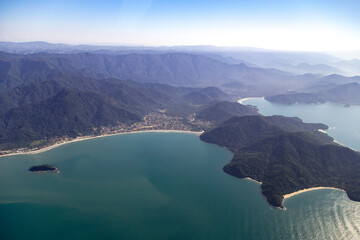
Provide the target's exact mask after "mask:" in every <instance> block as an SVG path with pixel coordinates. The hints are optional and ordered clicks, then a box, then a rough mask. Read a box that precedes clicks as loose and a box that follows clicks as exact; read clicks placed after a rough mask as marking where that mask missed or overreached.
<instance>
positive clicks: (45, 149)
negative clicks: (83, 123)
mask: <svg viewBox="0 0 360 240" xmlns="http://www.w3.org/2000/svg"><path fill="white" fill-rule="evenodd" d="M147 132H162V133H190V134H195V135H199V136H200V135H201V134H202V133H203V132H204V131H201V132H196V131H185V130H140V131H129V132H119V133H110V134H102V135H97V136H83V137H77V138H75V139H72V140H69V141H64V142H60V143H55V144H53V145H50V146H47V147H44V148H40V149H37V150H32V151H28V152H19V153H9V154H4V155H0V158H1V157H8V156H15V155H26V154H38V153H42V152H46V151H49V150H51V149H54V148H57V147H60V146H62V145H65V144H68V143H74V142H80V141H85V140H90V139H95V138H102V137H109V136H115V135H122V134H134V133H147Z"/></svg>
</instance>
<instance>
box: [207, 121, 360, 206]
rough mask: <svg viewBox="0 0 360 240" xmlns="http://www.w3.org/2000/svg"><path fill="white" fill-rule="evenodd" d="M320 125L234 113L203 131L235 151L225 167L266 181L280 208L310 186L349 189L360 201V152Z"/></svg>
mask: <svg viewBox="0 0 360 240" xmlns="http://www.w3.org/2000/svg"><path fill="white" fill-rule="evenodd" d="M318 129H327V126H326V125H324V124H309V123H303V122H302V121H301V120H300V119H298V118H289V117H283V116H271V117H264V116H246V117H233V118H231V119H229V120H228V121H225V122H224V123H223V124H221V125H220V126H219V127H217V128H215V129H213V130H210V131H207V132H205V133H203V134H202V135H201V136H200V138H201V140H203V141H205V142H208V143H215V144H218V145H220V146H223V147H227V148H228V149H229V150H231V151H232V152H233V153H234V156H233V159H232V160H231V162H230V163H229V164H227V165H225V166H224V168H223V169H224V171H225V172H226V173H228V174H230V175H232V176H235V177H238V178H247V177H249V178H251V179H254V180H256V181H258V182H261V191H262V194H263V195H264V196H265V198H266V200H267V201H268V202H269V203H270V204H271V205H272V206H274V207H280V208H284V196H285V197H288V196H290V195H289V194H291V193H294V192H297V191H300V190H303V189H308V188H318V187H333V188H337V189H343V190H344V191H345V192H346V193H347V195H348V197H349V198H350V199H351V200H354V201H360V154H359V153H358V152H356V151H353V150H351V149H349V148H347V147H344V146H340V145H339V144H336V143H335V142H334V141H333V139H332V138H331V137H329V136H328V135H326V134H325V133H323V132H320V131H318Z"/></svg>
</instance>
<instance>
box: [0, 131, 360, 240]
mask: <svg viewBox="0 0 360 240" xmlns="http://www.w3.org/2000/svg"><path fill="white" fill-rule="evenodd" d="M231 157H232V153H231V152H229V151H228V150H226V149H225V148H221V147H219V146H216V145H212V144H207V143H204V142H202V141H200V139H199V137H198V136H196V135H193V134H187V133H139V134H127V135H118V136H109V137H104V138H97V139H91V140H87V141H82V142H75V143H70V144H66V145H63V146H60V147H58V148H55V149H52V150H50V151H46V152H43V153H39V154H33V155H18V156H8V157H3V158H1V159H0V202H1V204H0V239H50V238H51V239H346V238H350V239H351V237H353V238H354V237H357V236H359V233H360V227H359V224H358V223H359V222H360V204H359V203H356V202H353V201H350V200H349V199H348V198H347V196H346V194H345V193H344V192H341V191H336V190H329V189H324V190H318V191H312V192H307V193H304V194H300V195H298V196H296V197H294V198H290V199H288V200H286V207H287V210H286V211H283V210H279V209H276V208H272V207H271V206H269V205H268V204H267V202H266V201H265V199H264V198H263V196H262V195H261V193H260V189H259V184H258V183H256V182H253V181H251V180H246V179H237V178H235V177H232V176H230V175H227V174H226V173H224V172H223V171H222V166H223V165H224V164H226V163H227V162H229V161H230V159H231ZM43 163H48V164H52V165H54V166H56V167H58V168H59V170H60V174H56V173H40V174H37V173H31V172H28V171H27V169H28V168H29V167H31V166H32V165H37V164H43Z"/></svg>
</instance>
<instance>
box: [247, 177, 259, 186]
mask: <svg viewBox="0 0 360 240" xmlns="http://www.w3.org/2000/svg"><path fill="white" fill-rule="evenodd" d="M244 179H248V180H250V181H253V182H256V183H258V184H260V185H261V184H262V182H259V181H256V180H255V179H252V178H249V177H246V178H244Z"/></svg>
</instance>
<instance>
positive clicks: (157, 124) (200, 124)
mask: <svg viewBox="0 0 360 240" xmlns="http://www.w3.org/2000/svg"><path fill="white" fill-rule="evenodd" d="M212 126H213V123H212V122H209V121H202V120H199V119H196V117H195V114H191V115H189V116H187V117H174V116H169V115H166V114H165V113H164V112H162V111H158V112H152V113H149V114H148V115H146V116H144V117H143V119H142V121H140V122H135V123H118V124H117V125H115V126H102V127H99V128H93V133H92V134H89V135H86V136H78V137H75V138H71V137H69V136H62V137H54V138H51V139H49V140H47V141H44V140H39V141H37V142H39V143H40V144H38V145H37V146H34V147H29V148H19V149H9V150H1V151H0V156H5V155H15V154H26V153H38V152H41V151H45V150H49V149H52V148H54V147H57V146H59V145H61V144H65V143H68V142H75V141H81V140H86V139H90V138H96V137H102V136H108V135H115V134H121V133H130V132H144V131H185V132H202V131H204V130H206V129H209V128H211V127H212Z"/></svg>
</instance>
